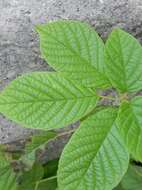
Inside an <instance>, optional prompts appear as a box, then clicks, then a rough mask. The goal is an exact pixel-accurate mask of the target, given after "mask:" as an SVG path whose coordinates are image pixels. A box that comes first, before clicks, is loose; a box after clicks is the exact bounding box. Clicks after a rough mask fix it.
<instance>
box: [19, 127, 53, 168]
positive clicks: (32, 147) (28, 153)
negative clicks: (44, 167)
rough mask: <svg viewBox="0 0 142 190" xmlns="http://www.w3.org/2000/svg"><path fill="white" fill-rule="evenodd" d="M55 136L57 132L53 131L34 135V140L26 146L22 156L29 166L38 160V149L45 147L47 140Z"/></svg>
mask: <svg viewBox="0 0 142 190" xmlns="http://www.w3.org/2000/svg"><path fill="white" fill-rule="evenodd" d="M55 136H56V133H55V132H52V131H47V132H46V131H44V132H42V133H40V134H36V135H34V136H33V137H32V141H31V142H29V143H27V144H26V146H25V154H24V155H23V156H22V157H21V159H22V161H24V162H26V163H27V164H28V165H29V166H32V165H33V163H34V162H35V160H36V151H37V150H38V149H44V147H45V145H46V144H47V142H48V141H49V140H50V139H53V138H54V137H55Z"/></svg>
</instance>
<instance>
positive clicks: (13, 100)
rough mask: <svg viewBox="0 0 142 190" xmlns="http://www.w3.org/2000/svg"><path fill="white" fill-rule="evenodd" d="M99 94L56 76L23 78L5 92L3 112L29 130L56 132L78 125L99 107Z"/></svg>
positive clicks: (1, 98) (1, 100)
mask: <svg viewBox="0 0 142 190" xmlns="http://www.w3.org/2000/svg"><path fill="white" fill-rule="evenodd" d="M97 99H98V97H97V96H96V93H95V92H94V91H93V90H91V89H88V88H84V87H82V86H81V85H77V84H75V83H73V82H71V81H70V80H68V79H67V78H64V77H61V76H59V75H58V74H56V73H46V72H41V73H40V72H39V73H36V72H35V73H32V74H28V75H25V76H23V77H19V78H17V79H16V80H14V81H12V83H11V84H10V85H9V86H8V87H7V88H6V89H5V90H4V91H3V92H2V93H1V95H0V112H1V113H3V114H4V115H6V116H7V117H9V118H10V119H12V120H13V121H16V122H18V123H21V124H23V125H24V126H25V127H31V128H42V129H52V128H60V127H64V126H66V125H68V124H70V123H73V122H76V121H77V120H79V119H80V118H81V117H83V116H84V115H85V114H87V113H88V112H90V111H91V110H92V109H93V108H94V107H95V105H96V101H97Z"/></svg>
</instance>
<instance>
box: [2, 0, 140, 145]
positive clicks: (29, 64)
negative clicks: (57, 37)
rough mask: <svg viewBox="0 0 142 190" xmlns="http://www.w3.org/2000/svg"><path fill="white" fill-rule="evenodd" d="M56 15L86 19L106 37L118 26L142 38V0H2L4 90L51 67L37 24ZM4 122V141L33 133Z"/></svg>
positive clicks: (6, 121) (56, 17)
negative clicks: (44, 56) (25, 75)
mask: <svg viewBox="0 0 142 190" xmlns="http://www.w3.org/2000/svg"><path fill="white" fill-rule="evenodd" d="M55 19H56V20H57V19H78V20H85V21H87V22H89V23H90V24H91V25H93V26H94V27H95V28H96V31H97V32H99V34H101V36H102V37H103V38H106V36H107V35H108V33H109V32H110V31H111V30H112V28H113V27H116V26H118V27H121V28H123V29H125V30H126V31H128V32H130V33H132V34H133V35H134V36H135V37H136V38H137V39H139V40H140V41H141V42H142V0H0V90H1V89H3V88H4V86H6V84H7V83H9V82H10V81H11V80H13V79H14V78H16V76H18V75H21V74H23V73H27V72H31V71H36V70H49V69H50V68H49V66H47V64H46V63H45V62H44V61H43V60H42V59H41V58H40V52H39V40H38V37H37V34H36V33H35V31H34V26H35V25H36V24H38V23H45V22H48V21H51V20H55ZM0 126H1V127H0V142H7V141H11V140H16V139H20V138H22V137H23V136H26V135H27V134H31V133H32V132H31V130H25V129H22V128H21V127H19V126H18V125H16V124H15V123H13V122H10V121H8V120H7V119H5V118H4V117H3V116H2V115H0Z"/></svg>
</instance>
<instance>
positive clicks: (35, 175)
mask: <svg viewBox="0 0 142 190" xmlns="http://www.w3.org/2000/svg"><path fill="white" fill-rule="evenodd" d="M43 174H44V171H43V167H42V166H41V165H40V164H38V163H35V164H34V165H33V167H32V169H31V170H29V171H25V172H23V173H22V174H21V176H19V178H18V182H19V189H20V190H26V189H27V190H35V186H36V183H37V181H40V180H41V179H42V177H43Z"/></svg>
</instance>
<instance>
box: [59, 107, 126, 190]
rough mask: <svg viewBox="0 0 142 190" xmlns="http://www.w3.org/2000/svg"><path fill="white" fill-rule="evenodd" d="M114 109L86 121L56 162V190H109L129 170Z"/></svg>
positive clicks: (100, 112)
mask: <svg viewBox="0 0 142 190" xmlns="http://www.w3.org/2000/svg"><path fill="white" fill-rule="evenodd" d="M116 116H117V109H115V108H105V109H103V110H101V111H99V112H96V114H94V115H92V116H90V117H89V118H88V119H87V120H85V121H84V122H83V123H82V124H81V126H80V128H79V129H78V130H77V131H76V132H75V134H74V135H73V136H72V138H71V140H70V141H69V143H68V144H67V146H66V147H65V149H64V151H63V154H62V156H61V159H60V161H59V171H58V185H59V190H71V189H75V190H98V189H99V190H111V189H113V188H114V187H115V186H116V185H118V183H119V182H120V180H121V178H122V176H123V175H124V173H125V172H126V170H127V168H128V162H129V155H128V152H127V150H126V148H125V146H124V143H123V141H122V138H121V136H120V135H119V132H118V129H117V127H116V126H115V119H116Z"/></svg>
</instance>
